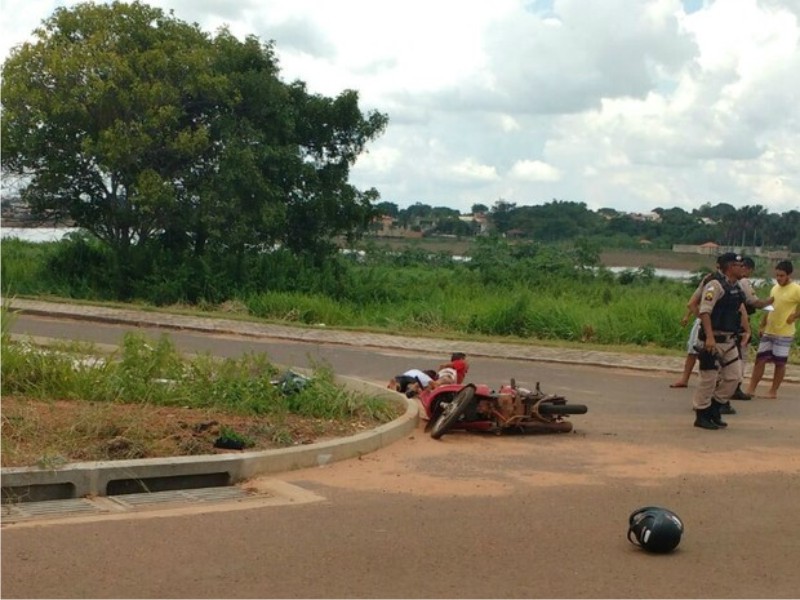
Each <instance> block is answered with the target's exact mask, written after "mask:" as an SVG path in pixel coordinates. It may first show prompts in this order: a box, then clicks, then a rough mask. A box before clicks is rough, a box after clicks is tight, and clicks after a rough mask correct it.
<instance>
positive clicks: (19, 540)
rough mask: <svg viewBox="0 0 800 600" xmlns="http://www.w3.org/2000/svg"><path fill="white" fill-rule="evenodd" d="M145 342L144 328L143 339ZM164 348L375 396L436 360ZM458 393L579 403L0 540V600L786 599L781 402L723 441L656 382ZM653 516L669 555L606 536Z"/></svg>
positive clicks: (664, 379) (495, 378)
mask: <svg viewBox="0 0 800 600" xmlns="http://www.w3.org/2000/svg"><path fill="white" fill-rule="evenodd" d="M13 330H14V331H15V332H24V333H28V334H31V335H40V336H48V337H64V338H69V339H84V340H87V341H88V340H91V341H94V342H98V343H118V342H119V340H120V339H121V336H122V333H123V331H124V329H122V328H120V327H115V326H108V325H95V324H88V323H85V322H84V323H75V322H69V321H55V320H48V319H38V318H37V319H34V318H30V317H22V316H20V317H18V318H16V319H15V322H14V326H13ZM153 333H154V334H155V335H159V334H160V332H153ZM170 336H171V337H172V338H173V339H174V340H175V341H176V343H177V344H178V345H179V347H181V348H182V349H184V350H186V351H193V352H205V351H209V352H213V353H214V354H216V355H222V356H232V355H237V354H240V353H242V352H245V351H256V352H261V351H264V352H267V353H268V354H269V355H270V357H271V358H272V359H273V360H274V361H275V362H280V363H284V364H295V365H297V366H308V365H309V364H311V363H312V362H314V361H318V360H324V361H327V362H329V363H330V364H331V365H332V366H333V367H334V369H335V370H336V371H337V372H339V373H342V374H345V375H351V376H356V377H361V378H363V379H368V380H372V381H377V382H384V381H386V380H388V379H389V377H391V376H392V375H394V374H396V373H398V372H400V371H402V370H404V369H406V368H409V367H412V366H428V365H431V366H434V365H435V364H436V363H438V362H439V361H440V360H442V359H443V358H444V357H439V356H433V355H430V354H427V353H425V352H424V349H423V348H421V349H420V352H419V353H412V352H398V351H392V350H377V349H374V348H372V349H370V350H368V351H364V350H359V349H357V348H350V347H342V346H336V345H325V344H296V343H287V342H285V341H280V342H275V341H270V340H254V339H241V338H236V337H234V336H214V337H209V336H204V335H200V334H187V333H174V332H173V333H170ZM470 375H471V376H472V379H473V380H475V381H481V380H482V381H486V382H487V383H492V384H499V383H500V382H502V381H505V380H507V379H509V378H510V377H512V376H513V377H516V379H517V380H518V381H519V382H520V383H521V384H522V385H531V384H533V383H535V382H536V381H537V380H540V381H541V382H542V387H543V389H544V390H545V391H558V392H559V393H563V394H564V395H566V396H567V398H568V400H570V401H572V402H577V403H584V404H587V405H588V406H589V413H588V414H586V415H579V416H575V417H573V418H572V419H573V422H574V423H575V429H576V430H575V432H574V433H571V434H561V435H544V436H503V437H496V436H493V435H477V434H468V433H457V434H452V435H446V436H445V437H444V438H443V440H442V441H440V442H437V441H434V440H432V439H430V438H429V437H428V436H427V435H426V434H424V432H423V431H422V430H421V429H419V430H418V431H417V433H416V434H415V435H413V436H410V437H409V438H408V439H406V440H403V441H401V442H399V443H397V444H394V445H392V446H390V447H388V448H385V449H382V450H380V451H378V452H375V453H373V454H369V455H367V456H364V457H362V459H361V460H352V461H344V462H341V463H336V464H331V465H327V466H325V467H320V468H315V469H308V470H304V471H295V472H291V473H285V474H283V475H282V476H280V477H279V479H281V480H283V481H285V482H288V483H291V484H294V485H297V486H300V487H302V488H303V489H306V490H309V491H312V492H314V493H316V494H318V495H319V496H321V497H322V498H323V500H322V501H320V502H314V503H309V504H302V505H296V506H291V505H287V506H273V507H266V508H263V507H262V508H253V509H249V510H230V511H224V510H223V511H220V512H208V513H202V514H191V515H178V516H170V517H159V516H158V513H155V512H154V513H152V515H147V514H144V515H141V514H140V515H138V516H137V517H136V518H133V517H132V518H130V519H117V520H103V519H98V520H97V521H91V520H90V521H86V522H81V523H69V522H61V523H57V524H56V523H47V522H42V523H41V524H38V525H36V526H32V527H24V528H15V527H14V526H12V525H10V526H4V527H3V529H2V576H3V577H2V597H4V598H6V597H8V598H13V597H73V598H77V597H82V598H95V597H109V598H123V597H141V598H152V597H163V598H172V597H176V598H177V597H180V598H240V597H283V598H288V597H299V598H317V597H375V598H377V597H381V598H383V597H395V598H423V597H448V598H452V597H470V598H472V597H483V598H488V597H492V598H494V597H544V598H560V597H569V598H577V597H594V598H599V597H615V598H622V597H626V598H627V597H632V598H655V597H672V598H684V597H695V598H697V597H703V598H711V597H714V598H740V597H744V598H784V597H785V598H789V597H796V596H797V591H798V590H800V571H799V570H798V569H797V565H798V564H800V522H798V520H797V519H796V518H795V514H796V511H797V505H798V498H800V434H798V431H800V429H799V428H798V425H800V403H798V402H797V400H798V399H800V393H798V392H800V386H798V385H796V384H788V385H786V389H785V391H784V389H783V388H782V392H784V393H783V398H782V399H781V400H778V401H766V400H756V401H751V402H739V403H737V404H736V407H737V409H739V414H738V415H735V416H731V417H728V421H729V422H730V427H729V428H728V430H727V431H717V432H707V431H701V430H699V429H696V428H693V427H692V426H691V422H692V417H693V415H692V412H691V410H690V406H691V404H690V394H691V390H672V389H669V388H668V387H667V384H668V383H669V382H670V381H671V379H672V378H673V377H674V374H666V373H658V372H654V373H643V372H635V371H625V370H616V369H603V368H597V367H581V366H569V365H554V364H545V363H531V362H515V361H510V360H502V361H499V360H492V359H477V360H473V361H471V370H470ZM651 504H656V505H662V506H666V507H669V508H670V509H672V510H674V511H675V512H677V513H678V514H679V515H680V516H681V517H682V518H683V520H684V521H685V523H686V534H685V536H684V539H683V541H682V543H681V545H680V546H679V548H678V550H677V551H676V552H674V553H673V554H671V555H668V556H653V555H648V554H645V553H644V552H642V551H640V550H638V549H637V548H635V547H634V546H632V545H631V544H629V543H628V542H627V540H626V539H625V534H626V531H627V519H628V515H629V514H630V512H631V511H633V510H634V509H636V508H638V507H640V506H643V505H651Z"/></svg>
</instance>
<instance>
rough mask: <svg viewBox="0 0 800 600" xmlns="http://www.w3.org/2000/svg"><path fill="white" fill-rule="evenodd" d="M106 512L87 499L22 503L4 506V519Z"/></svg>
mask: <svg viewBox="0 0 800 600" xmlns="http://www.w3.org/2000/svg"><path fill="white" fill-rule="evenodd" d="M100 512H104V511H103V509H102V508H100V507H99V506H97V505H95V504H93V503H92V502H91V501H89V500H87V499H86V498H72V499H68V500H43V501H41V502H20V503H17V504H6V505H4V506H3V517H12V518H21V519H24V518H28V517H47V516H51V515H61V514H70V515H72V514H86V513H100Z"/></svg>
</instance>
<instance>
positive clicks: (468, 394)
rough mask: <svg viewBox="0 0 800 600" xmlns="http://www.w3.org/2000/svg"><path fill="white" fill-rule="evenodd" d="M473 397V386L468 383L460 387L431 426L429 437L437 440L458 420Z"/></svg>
mask: <svg viewBox="0 0 800 600" xmlns="http://www.w3.org/2000/svg"><path fill="white" fill-rule="evenodd" d="M473 398H475V388H474V387H472V386H471V385H468V386H466V387H464V388H462V389H461V391H460V392H458V394H456V396H455V398H453V400H452V402H450V403H449V404H448V405H447V406H445V407H444V408H443V409H442V413H441V414H440V415H439V418H438V419H436V422H435V423H434V424H433V427H432V428H431V437H432V438H433V439H435V440H438V439H439V438H440V437H442V436H443V435H444V434H445V432H446V431H447V430H448V429H450V427H452V426H453V424H454V423H455V422H456V421H458V419H459V417H460V416H461V415H463V414H464V412H465V411H466V410H467V407H468V406H469V405H470V403H471V402H472V399H473Z"/></svg>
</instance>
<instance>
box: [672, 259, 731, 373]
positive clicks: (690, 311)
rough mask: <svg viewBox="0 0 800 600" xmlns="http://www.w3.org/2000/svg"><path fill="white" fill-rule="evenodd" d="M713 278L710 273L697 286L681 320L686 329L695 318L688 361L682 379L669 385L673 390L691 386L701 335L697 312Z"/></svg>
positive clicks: (688, 349) (687, 347)
mask: <svg viewBox="0 0 800 600" xmlns="http://www.w3.org/2000/svg"><path fill="white" fill-rule="evenodd" d="M717 270H719V264H717ZM712 277H714V273H709V274H708V275H706V276H705V277H703V279H702V280H701V281H700V283H699V284H698V285H697V289H695V291H694V292H693V293H692V295H691V297H690V298H689V301H688V302H687V303H686V313H685V314H684V315H683V317H682V318H681V326H683V327H686V325H687V324H688V323H689V319H690V318H691V317H694V321H693V323H692V327H691V329H690V330H689V339H688V340H687V341H686V359H685V360H684V361H683V373H682V374H681V377H680V379H678V380H677V381H675V382H674V383H671V384H669V387H671V388H685V387H687V386H688V385H689V378H690V377H691V376H692V371H694V365H695V364H696V363H697V354H698V350H697V342H698V340H697V336H698V334H699V333H700V317H699V316H698V313H697V311H698V309H699V307H700V297H701V296H702V294H703V290H704V289H705V286H706V285H707V284H708V282H709V281H710V280H711V278H712Z"/></svg>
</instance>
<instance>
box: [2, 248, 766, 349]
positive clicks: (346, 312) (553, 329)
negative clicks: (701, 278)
mask: <svg viewBox="0 0 800 600" xmlns="http://www.w3.org/2000/svg"><path fill="white" fill-rule="evenodd" d="M2 258H3V288H4V292H6V293H8V292H12V293H18V294H31V295H39V294H46V293H47V294H55V295H62V296H67V297H76V298H86V299H94V300H97V299H101V300H102V299H107V298H108V295H109V293H110V292H109V290H110V289H111V284H110V283H109V277H110V275H109V273H110V266H109V265H110V263H109V261H108V257H107V256H106V255H105V254H104V253H103V250H102V248H101V247H99V246H98V245H97V244H96V243H92V242H91V240H87V239H85V238H81V237H75V238H74V239H72V240H68V241H66V242H60V243H59V244H49V245H48V244H30V243H24V242H18V241H11V242H10V243H9V242H4V243H3V255H2ZM150 258H151V259H153V257H152V256H151V257H150ZM471 259H472V260H470V261H469V262H454V261H453V260H452V258H451V257H449V256H446V255H444V254H442V253H430V252H426V251H423V250H420V249H418V248H416V249H412V250H406V251H398V252H390V251H385V250H380V249H376V248H374V247H373V248H372V249H371V250H370V251H369V253H367V254H366V255H363V256H361V255H357V254H350V255H339V256H334V257H331V259H330V260H329V261H327V262H325V263H324V264H321V265H320V264H317V263H314V262H313V261H310V260H308V259H306V258H304V257H302V256H295V255H292V254H290V253H288V252H286V251H282V250H279V251H274V252H267V253H261V254H252V255H249V256H247V257H246V260H245V261H244V263H242V264H238V263H237V265H236V268H233V266H232V265H231V264H230V262H231V260H232V259H231V258H229V257H226V256H224V255H223V256H218V257H215V256H213V255H211V256H208V257H204V258H203V260H202V261H193V262H191V261H190V262H189V263H182V264H176V265H172V264H171V263H170V261H168V260H166V257H160V258H158V259H157V260H156V259H153V260H154V261H155V263H154V264H155V266H152V265H151V266H150V267H148V268H145V267H142V269H143V273H142V275H141V276H140V279H138V280H136V281H133V282H132V283H131V288H132V289H133V290H134V299H137V300H140V301H142V302H145V303H152V304H156V305H159V304H164V303H178V302H183V303H187V302H188V303H189V304H194V305H196V306H198V307H202V308H204V309H206V310H208V309H209V307H212V308H213V306H217V305H219V304H222V303H223V302H230V301H235V302H236V303H237V304H238V305H241V306H245V307H246V310H247V312H248V313H249V315H251V316H252V317H255V318H260V319H267V320H271V321H281V322H287V323H299V324H306V325H315V324H321V323H324V324H325V325H327V326H332V327H346V328H369V329H383V330H387V331H390V332H400V333H408V334H423V335H463V336H492V337H514V338H531V339H542V340H569V341H584V342H592V343H597V344H615V345H616V344H637V345H653V346H658V347H661V348H666V349H675V350H678V349H680V348H683V345H684V343H685V336H686V334H687V331H686V330H685V329H683V328H682V327H681V326H680V323H679V322H680V318H681V316H682V315H683V313H684V310H685V304H686V301H687V299H688V297H689V296H690V294H691V292H692V291H693V289H694V284H693V283H682V282H678V281H671V280H667V279H665V278H659V277H656V276H655V274H654V270H653V268H652V267H644V268H641V269H631V270H628V271H626V272H624V273H623V274H621V275H619V276H615V275H614V274H613V273H611V272H610V271H608V270H605V269H602V268H600V269H594V270H593V269H589V268H588V267H587V265H584V264H582V259H581V253H580V252H578V251H577V250H575V249H568V248H562V247H554V246H544V245H541V244H516V245H510V244H508V243H506V242H504V241H503V240H491V239H490V240H485V241H481V242H480V243H476V244H475V245H474V247H473V250H472V255H471ZM139 262H140V263H141V264H142V265H147V264H150V263H148V262H147V260H145V259H144V258H141V259H140V261H139ZM90 263H91V264H90ZM98 265H99V266H98ZM590 266H591V265H590ZM761 295H766V290H761Z"/></svg>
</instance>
